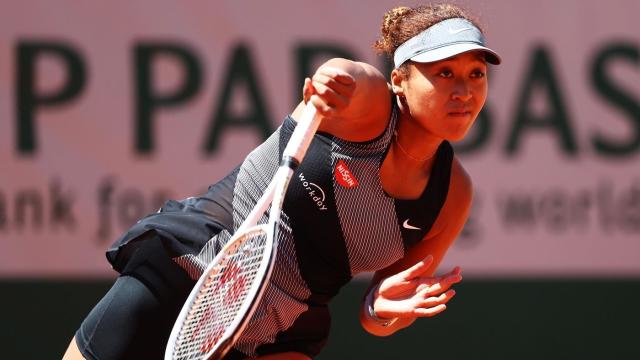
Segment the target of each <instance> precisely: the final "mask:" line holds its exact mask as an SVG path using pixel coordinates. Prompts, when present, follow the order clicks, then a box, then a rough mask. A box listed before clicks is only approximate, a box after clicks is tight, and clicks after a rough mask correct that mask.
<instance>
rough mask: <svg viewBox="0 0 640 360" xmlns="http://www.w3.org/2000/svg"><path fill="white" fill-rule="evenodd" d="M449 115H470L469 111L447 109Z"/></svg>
mask: <svg viewBox="0 0 640 360" xmlns="http://www.w3.org/2000/svg"><path fill="white" fill-rule="evenodd" d="M449 116H454V117H465V116H471V111H458V110H456V111H449Z"/></svg>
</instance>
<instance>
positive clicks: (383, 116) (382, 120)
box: [292, 58, 391, 141]
mask: <svg viewBox="0 0 640 360" xmlns="http://www.w3.org/2000/svg"><path fill="white" fill-rule="evenodd" d="M390 97H391V92H390V91H389V87H388V84H387V81H386V80H385V78H384V76H383V75H382V73H380V71H378V70H377V69H376V68H375V67H373V66H371V65H369V64H366V63H362V62H356V61H351V60H347V59H341V58H335V59H331V60H329V61H327V62H325V63H324V64H322V65H321V66H320V67H319V68H318V70H316V72H315V74H314V75H313V77H311V78H307V79H305V83H304V86H303V101H302V102H301V103H300V104H299V105H298V106H297V107H296V109H295V110H294V112H293V114H292V116H293V118H294V119H298V118H299V117H300V115H301V114H302V109H303V108H304V105H305V104H306V103H307V102H311V103H312V104H313V105H314V106H315V107H316V109H317V110H318V113H319V114H320V115H322V116H323V117H324V118H323V119H322V123H321V124H320V129H319V130H320V131H324V132H328V133H330V134H331V135H334V136H337V137H339V138H342V139H345V140H349V141H367V140H371V139H373V138H375V137H376V136H378V135H380V134H381V133H382V132H383V131H384V129H385V127H386V126H387V123H388V121H389V115H390V113H391V98H390Z"/></svg>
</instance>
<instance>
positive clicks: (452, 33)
mask: <svg viewBox="0 0 640 360" xmlns="http://www.w3.org/2000/svg"><path fill="white" fill-rule="evenodd" d="M467 30H472V29H471V28H462V29H455V30H454V29H449V34H450V35H455V34H458V33H461V32H463V31H467Z"/></svg>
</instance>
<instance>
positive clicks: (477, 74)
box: [471, 69, 486, 78]
mask: <svg viewBox="0 0 640 360" xmlns="http://www.w3.org/2000/svg"><path fill="white" fill-rule="evenodd" d="M485 76H486V74H485V72H484V71H482V70H480V69H476V70H473V71H472V72H471V77H472V78H483V77H485Z"/></svg>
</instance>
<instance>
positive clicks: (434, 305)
mask: <svg viewBox="0 0 640 360" xmlns="http://www.w3.org/2000/svg"><path fill="white" fill-rule="evenodd" d="M455 295H456V291H455V290H449V291H447V292H445V293H442V294H440V296H437V297H429V298H426V299H424V300H422V301H421V302H419V303H418V306H417V307H416V308H415V309H414V310H413V314H414V315H415V316H420V317H430V316H433V315H436V314H439V313H441V312H442V311H444V310H445V309H446V308H447V306H446V305H445V304H446V303H447V302H449V300H451V299H452V298H453V297H454V296H455Z"/></svg>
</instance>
